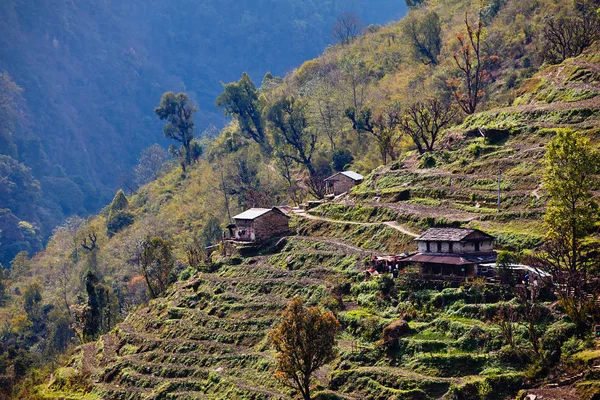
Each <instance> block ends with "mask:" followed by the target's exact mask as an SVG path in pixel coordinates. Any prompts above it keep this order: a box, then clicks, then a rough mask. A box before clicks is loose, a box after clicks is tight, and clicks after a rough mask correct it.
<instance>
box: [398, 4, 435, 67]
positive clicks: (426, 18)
mask: <svg viewBox="0 0 600 400" xmlns="http://www.w3.org/2000/svg"><path fill="white" fill-rule="evenodd" d="M403 29H404V35H405V37H406V38H407V39H408V40H409V42H410V44H411V46H412V48H413V51H414V57H415V58H416V59H417V60H419V61H421V62H422V63H424V64H431V65H437V64H438V63H439V59H438V58H439V56H440V52H441V50H442V37H441V34H442V27H441V22H440V16H439V15H438V14H437V13H436V12H435V11H430V12H428V13H427V14H425V15H423V16H422V17H421V18H420V19H419V18H418V17H416V16H415V15H414V14H413V13H411V14H409V16H408V17H406V19H405V21H404V26H403Z"/></svg>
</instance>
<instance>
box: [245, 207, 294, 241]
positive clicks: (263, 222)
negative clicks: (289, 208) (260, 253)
mask: <svg viewBox="0 0 600 400" xmlns="http://www.w3.org/2000/svg"><path fill="white" fill-rule="evenodd" d="M289 231H290V219H289V218H288V217H287V216H285V215H282V214H280V213H278V212H276V211H269V212H268V213H266V214H263V215H261V216H260V217H258V218H256V219H255V220H254V233H255V235H256V240H264V239H268V238H270V237H272V236H276V235H283V234H286V233H288V232H289Z"/></svg>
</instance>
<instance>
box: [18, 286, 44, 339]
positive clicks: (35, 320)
mask: <svg viewBox="0 0 600 400" xmlns="http://www.w3.org/2000/svg"><path fill="white" fill-rule="evenodd" d="M41 289H42V288H41V286H40V284H39V283H37V282H36V283H33V284H31V285H29V286H27V288H26V289H25V292H23V308H24V309H25V312H26V313H27V317H28V318H29V320H30V321H31V322H32V324H33V326H34V329H35V330H39V329H40V328H41V327H40V325H41V323H42V317H43V314H42V293H41Z"/></svg>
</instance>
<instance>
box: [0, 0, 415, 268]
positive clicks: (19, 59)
mask: <svg viewBox="0 0 600 400" xmlns="http://www.w3.org/2000/svg"><path fill="white" fill-rule="evenodd" d="M342 12H355V13H356V14H357V15H359V16H360V17H361V18H362V19H363V21H364V23H365V24H371V23H386V22H387V21H390V20H392V19H397V18H399V17H400V16H401V15H402V14H403V13H404V12H405V6H404V2H399V1H395V0H374V1H373V0H330V1H325V2H323V1H316V0H252V1H248V0H245V1H243V0H242V1H240V0H235V1H234V0H203V1H190V0H175V1H169V2H165V1H157V0H127V1H122V0H119V1H117V0H102V1H100V0H86V1H77V2H73V1H69V0H56V1H52V2H47V1H35V2H31V1H26V0H7V1H3V2H1V3H0V15H2V21H1V22H0V73H1V72H3V71H6V72H8V74H9V75H10V79H11V80H12V81H14V83H15V84H16V85H18V86H19V87H21V88H22V89H23V90H22V92H20V93H19V92H18V91H16V92H14V93H12V92H10V89H11V86H10V85H8V89H6V85H4V86H3V89H2V90H5V91H8V92H9V94H10V95H11V96H12V100H13V101H12V102H13V103H14V107H12V108H11V109H10V110H9V111H10V112H8V111H6V110H5V111H6V112H7V113H9V114H10V118H8V119H4V122H3V123H4V124H5V126H3V127H2V130H3V131H4V133H3V136H1V135H0V139H2V138H4V139H3V140H0V155H4V156H5V157H6V158H5V159H3V160H2V161H0V164H1V165H0V174H1V175H0V179H2V180H3V181H6V182H9V183H10V185H9V184H8V183H7V184H6V188H7V190H5V192H6V193H4V196H5V197H6V198H7V199H9V198H12V196H13V195H14V194H15V193H20V192H21V191H22V189H23V190H27V194H26V196H25V197H26V198H27V199H28V200H27V201H30V202H32V205H31V206H30V207H22V206H20V207H11V205H10V204H8V203H6V202H5V203H6V204H4V203H2V202H0V210H4V211H3V212H4V214H2V215H5V218H3V217H2V216H1V215H0V220H2V221H0V229H2V231H3V232H4V234H3V236H2V237H1V238H0V243H1V245H0V262H4V263H6V262H7V261H8V260H10V259H11V258H12V256H14V254H16V252H17V251H19V250H28V251H36V250H37V249H38V248H39V245H40V243H41V242H40V240H39V239H40V238H43V237H47V236H48V234H49V233H50V231H51V229H52V228H53V227H54V226H56V224H57V223H59V222H60V221H61V220H63V219H64V218H65V217H66V216H69V215H71V214H80V215H86V214H88V213H90V212H93V211H97V210H98V209H99V208H100V207H101V206H103V205H104V204H106V203H107V202H108V201H110V198H111V197H112V195H113V194H114V191H115V189H116V187H117V185H118V183H119V180H120V179H121V178H122V177H123V176H124V175H125V174H127V173H128V171H129V170H130V169H131V167H132V166H133V165H134V164H135V162H136V159H137V157H138V155H139V152H140V150H142V149H143V148H145V147H147V146H149V145H151V144H153V143H156V142H162V141H163V138H162V131H161V124H160V122H159V121H158V120H157V119H156V118H155V116H154V115H153V112H152V110H153V107H154V106H155V105H156V104H158V101H159V100H160V96H161V94H162V93H163V92H165V91H169V90H172V91H186V92H187V93H188V94H189V95H190V96H191V97H192V98H193V99H194V101H196V103H197V104H198V108H199V110H200V112H199V113H198V114H197V116H196V125H197V127H198V132H202V130H203V129H204V128H206V127H207V126H209V125H210V124H215V125H219V124H222V123H223V122H224V119H223V116H222V115H221V114H220V113H219V112H218V111H217V110H215V108H214V99H215V98H216V96H217V95H218V94H219V93H220V91H221V89H222V88H221V84H220V82H228V81H232V80H236V79H238V78H239V76H240V75H241V73H242V72H243V71H247V72H248V73H250V75H251V76H253V78H254V79H255V81H258V82H260V80H261V79H262V76H263V75H264V73H265V72H267V71H271V72H273V73H274V74H278V75H281V74H285V73H286V72H287V71H288V70H289V69H290V68H291V67H292V66H295V65H299V64H300V63H301V62H302V61H304V60H306V59H310V58H312V57H315V56H316V55H318V54H319V53H320V52H321V51H322V50H323V49H324V48H325V47H326V46H327V44H328V43H329V42H330V41H331V40H330V38H331V35H330V33H331V28H332V26H333V24H334V22H335V19H336V17H337V16H338V15H339V14H340V13H342ZM4 94H6V93H4ZM198 132H197V134H198ZM8 158H11V159H12V160H8ZM16 161H18V162H16ZM25 167H28V168H30V169H31V172H30V175H28V172H27V171H26V170H27V168H25ZM17 181H18V182H17ZM36 181H37V182H39V184H38V183H37V182H36ZM19 182H20V183H19ZM9 187H10V188H11V189H10V190H8V188H9ZM1 196H2V193H1V192H0V201H1V200H2V197H1ZM13 200H14V199H13ZM7 201H8V200H7ZM22 209H26V212H24V211H23V210H22ZM8 210H9V211H8ZM23 221H26V222H28V223H30V224H29V226H25V228H23V224H21V226H19V223H21V222H23ZM31 229H33V230H34V236H35V237H36V239H35V240H34V241H32V240H28V239H27V238H26V235H25V234H24V232H25V231H26V232H25V233H27V235H30V236H31V234H32V231H31ZM18 239H19V240H18ZM2 246H3V247H2ZM6 246H10V247H11V249H10V250H7V249H6Z"/></svg>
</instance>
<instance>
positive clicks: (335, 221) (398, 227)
mask: <svg viewBox="0 0 600 400" xmlns="http://www.w3.org/2000/svg"><path fill="white" fill-rule="evenodd" d="M293 212H294V215H297V216H299V217H300V218H306V219H312V220H317V221H324V222H330V223H333V224H349V225H362V226H374V225H385V226H389V227H390V228H392V229H395V230H397V231H398V232H401V233H403V234H405V235H408V236H412V237H415V238H416V237H419V236H421V235H419V234H418V233H415V232H412V231H410V230H408V229H406V228H405V227H403V226H402V225H400V224H398V223H397V222H396V221H387V222H356V221H344V220H338V219H331V218H325V217H319V216H317V215H312V214H309V213H307V212H306V211H304V210H302V209H294V210H293Z"/></svg>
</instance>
